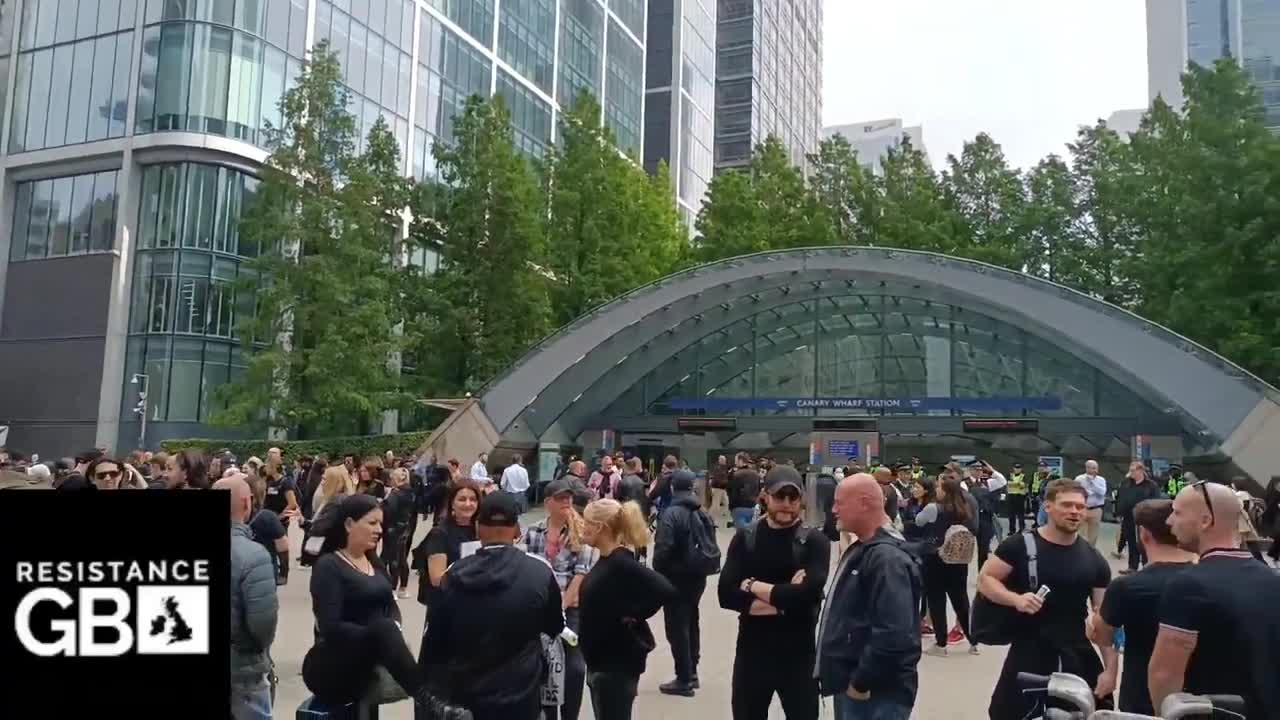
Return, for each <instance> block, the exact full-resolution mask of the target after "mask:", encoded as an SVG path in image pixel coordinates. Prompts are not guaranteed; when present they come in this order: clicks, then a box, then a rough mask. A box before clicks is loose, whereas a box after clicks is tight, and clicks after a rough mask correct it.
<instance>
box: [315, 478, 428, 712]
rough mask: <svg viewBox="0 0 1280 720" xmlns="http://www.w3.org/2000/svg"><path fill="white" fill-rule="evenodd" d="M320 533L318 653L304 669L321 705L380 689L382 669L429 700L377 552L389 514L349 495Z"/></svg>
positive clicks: (412, 692)
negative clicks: (384, 516) (376, 686)
mask: <svg viewBox="0 0 1280 720" xmlns="http://www.w3.org/2000/svg"><path fill="white" fill-rule="evenodd" d="M336 502H338V507H337V508H335V509H334V511H333V512H328V513H326V514H325V516H324V517H323V518H322V522H321V523H319V524H321V525H327V527H319V528H315V529H316V531H317V532H319V533H322V534H323V536H324V546H323V547H322V549H321V551H320V557H319V559H317V560H316V563H315V567H314V569H313V570H312V573H311V604H312V608H313V610H314V612H315V618H316V641H315V645H313V646H312V647H311V649H310V650H309V651H308V652H307V655H306V657H305V658H304V659H303V661H302V679H303V681H304V682H305V683H306V685H307V688H308V689H309V690H311V692H312V693H313V694H315V696H316V698H317V699H319V700H320V701H322V702H324V703H326V704H330V705H345V704H347V703H352V702H357V701H359V700H360V699H362V698H364V697H366V696H367V695H368V694H369V692H370V691H371V690H373V688H374V683H375V680H376V674H375V670H376V668H377V667H378V666H379V665H380V666H382V667H384V668H386V669H387V671H388V672H389V673H390V674H391V677H392V678H394V679H395V681H396V682H397V683H399V685H400V687H402V688H404V690H405V691H406V692H408V693H409V695H410V696H411V697H413V698H414V699H415V701H418V702H425V701H426V699H427V694H426V690H425V683H424V680H423V676H422V673H421V672H420V671H419V670H418V667H417V665H416V664H415V663H414V661H413V654H412V653H411V652H409V647H408V645H406V644H405V642H404V636H403V634H402V633H401V630H400V608H399V607H397V606H396V600H395V595H394V594H393V592H392V588H391V579H390V578H389V577H388V576H387V573H386V570H385V569H384V568H383V566H382V563H381V562H379V560H378V557H377V555H376V554H375V553H374V550H375V549H376V548H377V547H378V540H379V538H380V537H381V536H382V509H381V508H379V507H378V501H377V500H376V499H375V498H372V497H369V496H368V495H359V494H357V495H348V496H346V497H343V498H342V499H341V500H338V501H336Z"/></svg>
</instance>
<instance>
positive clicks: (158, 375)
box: [121, 163, 258, 422]
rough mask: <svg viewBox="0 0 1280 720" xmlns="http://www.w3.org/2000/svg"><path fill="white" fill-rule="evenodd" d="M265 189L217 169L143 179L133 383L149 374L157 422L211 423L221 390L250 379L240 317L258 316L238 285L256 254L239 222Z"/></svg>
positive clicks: (157, 168)
mask: <svg viewBox="0 0 1280 720" xmlns="http://www.w3.org/2000/svg"><path fill="white" fill-rule="evenodd" d="M257 186H258V181H257V180H256V179H255V178H253V177H251V176H249V175H246V174H244V173H241V172H238V171H236V170H231V169H229V168H225V167H219V166H216V165H202V164H196V163H172V164H163V165H152V166H149V167H147V168H146V169H145V170H144V174H143V181H142V198H141V204H140V211H139V213H140V214H139V217H138V251H137V255H136V263H135V267H134V280H133V298H132V301H131V303H130V313H129V344H128V349H127V360H126V365H127V367H126V373H125V378H126V379H127V378H130V377H132V375H133V374H134V373H140V372H141V373H146V374H147V376H148V378H149V382H150V393H149V397H148V398H147V402H148V407H147V419H148V420H149V421H155V422H203V421H205V420H206V419H207V418H208V416H209V413H210V412H212V411H214V410H217V409H218V408H219V406H218V403H217V401H216V400H215V398H214V391H215V389H216V388H217V387H218V386H220V385H223V384H225V383H227V382H228V381H229V380H231V379H233V378H234V377H236V376H237V375H238V374H240V373H243V372H244V365H245V363H244V359H243V356H242V351H241V347H240V345H239V340H238V338H239V336H238V333H237V331H236V318H237V317H238V316H242V315H244V314H246V313H252V312H253V294H252V293H251V292H240V293H237V292H236V283H237V282H242V281H243V279H244V274H245V273H246V272H250V271H249V270H248V268H245V267H243V266H242V262H243V261H244V260H245V259H247V258H251V257H254V256H255V255H257V252H258V248H256V247H253V246H249V245H246V244H245V243H244V242H242V241H241V238H240V218H241V216H242V215H243V213H244V212H245V210H246V209H247V208H248V207H249V206H250V204H251V203H252V202H253V198H254V195H255V193H256V191H257ZM121 413H122V414H121V417H125V418H127V417H131V416H132V413H133V408H132V407H125V408H122V410H121Z"/></svg>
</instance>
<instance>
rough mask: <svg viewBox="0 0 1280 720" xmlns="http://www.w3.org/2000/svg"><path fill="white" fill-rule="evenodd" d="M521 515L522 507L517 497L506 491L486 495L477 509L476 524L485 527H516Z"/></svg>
mask: <svg viewBox="0 0 1280 720" xmlns="http://www.w3.org/2000/svg"><path fill="white" fill-rule="evenodd" d="M519 517H520V508H519V507H518V506H517V505H516V500H515V498H513V497H511V496H510V495H508V494H507V493H504V492H495V493H489V494H488V495H485V496H484V499H483V500H481V501H480V509H478V510H476V524H477V525H484V526H485V527H515V526H516V525H517V524H519V523H518V518H519Z"/></svg>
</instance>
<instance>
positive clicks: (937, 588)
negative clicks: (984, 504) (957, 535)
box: [915, 467, 978, 655]
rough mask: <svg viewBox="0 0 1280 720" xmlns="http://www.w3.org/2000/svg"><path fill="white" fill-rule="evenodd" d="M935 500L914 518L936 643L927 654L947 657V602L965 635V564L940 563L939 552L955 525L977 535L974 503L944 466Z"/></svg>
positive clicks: (973, 647)
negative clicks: (921, 532)
mask: <svg viewBox="0 0 1280 720" xmlns="http://www.w3.org/2000/svg"><path fill="white" fill-rule="evenodd" d="M935 489H936V491H937V500H935V501H934V502H931V503H929V504H928V505H926V506H925V507H924V508H923V509H922V510H920V512H919V513H918V514H917V515H916V518H915V522H916V525H917V526H919V527H921V528H923V529H924V533H925V537H926V538H927V542H925V543H924V549H925V552H924V553H923V554H924V590H925V597H926V598H927V602H928V605H929V617H930V620H931V621H932V623H931V624H932V625H933V637H934V640H936V641H937V642H936V644H935V645H934V646H933V647H931V648H929V649H928V650H926V651H925V652H926V653H928V654H930V655H946V654H947V641H948V638H947V600H950V601H951V607H952V608H953V609H954V610H955V613H956V622H957V623H958V624H959V626H960V630H961V631H962V632H963V633H964V635H965V637H968V636H969V564H968V563H967V562H966V563H964V564H959V563H949V562H943V560H942V558H941V557H940V556H939V553H938V551H939V549H940V548H941V547H942V545H943V543H944V542H945V541H946V537H947V531H948V530H950V529H951V528H952V527H953V526H956V525H959V526H961V527H963V528H964V529H966V530H968V531H969V532H970V533H971V534H972V535H973V537H975V538H976V537H977V535H978V512H977V507H976V503H975V502H974V501H973V500H972V498H970V497H969V495H968V493H966V492H965V491H964V488H962V487H961V486H960V473H959V472H957V471H956V469H955V468H952V467H948V468H947V470H945V471H943V473H942V475H941V476H940V477H939V480H938V483H937V485H936V488H935ZM969 652H970V653H971V654H974V655H976V654H977V653H978V646H977V644H975V643H972V642H971V643H969Z"/></svg>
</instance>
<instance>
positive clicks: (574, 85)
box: [557, 0, 604, 108]
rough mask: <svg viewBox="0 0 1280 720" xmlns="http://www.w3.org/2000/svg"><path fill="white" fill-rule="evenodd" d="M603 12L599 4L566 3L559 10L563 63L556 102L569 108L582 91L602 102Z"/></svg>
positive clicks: (569, 0) (572, 0) (570, 0)
mask: <svg viewBox="0 0 1280 720" xmlns="http://www.w3.org/2000/svg"><path fill="white" fill-rule="evenodd" d="M603 42H604V12H603V11H602V10H601V8H600V5H599V3H597V2H596V0H566V2H564V3H563V5H562V7H561V9H560V61H559V73H560V79H559V81H558V88H557V94H558V95H559V97H558V98H557V100H558V102H559V103H560V106H561V107H563V108H568V107H571V106H572V105H573V101H574V100H575V99H576V98H577V97H578V95H579V94H580V93H581V92H582V91H583V90H587V91H589V92H590V93H591V94H592V95H593V96H595V98H596V102H599V101H600V66H601V64H600V46H601V44H602V43H603Z"/></svg>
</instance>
